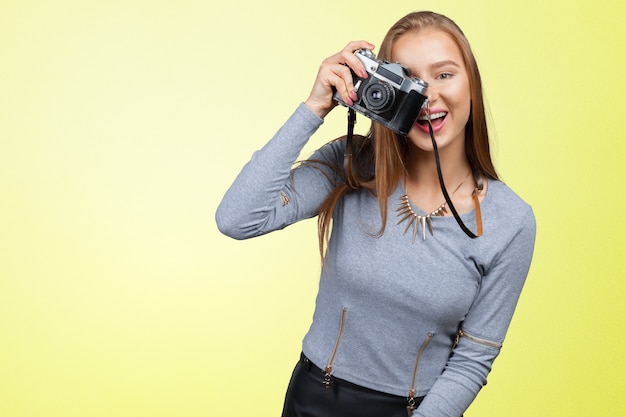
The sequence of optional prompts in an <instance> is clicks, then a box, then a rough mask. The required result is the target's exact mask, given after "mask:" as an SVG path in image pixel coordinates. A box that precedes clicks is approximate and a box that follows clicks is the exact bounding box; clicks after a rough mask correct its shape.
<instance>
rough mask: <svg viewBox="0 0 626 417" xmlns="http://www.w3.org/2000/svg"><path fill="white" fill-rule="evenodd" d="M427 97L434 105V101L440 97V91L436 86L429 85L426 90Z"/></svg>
mask: <svg viewBox="0 0 626 417" xmlns="http://www.w3.org/2000/svg"><path fill="white" fill-rule="evenodd" d="M426 98H428V102H429V103H430V105H431V106H432V105H433V103H434V102H436V101H437V99H438V98H439V92H438V91H437V90H436V89H435V88H434V87H432V86H429V87H428V90H427V91H426Z"/></svg>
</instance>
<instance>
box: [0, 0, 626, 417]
mask: <svg viewBox="0 0 626 417" xmlns="http://www.w3.org/2000/svg"><path fill="white" fill-rule="evenodd" d="M625 4H626V3H624V2H621V1H618V0H615V1H610V0H600V1H595V2H576V1H569V0H568V1H565V0H559V1H536V0H532V1H524V2H520V1H517V2H509V1H506V2H494V1H487V0H479V1H471V2H470V1H461V0H457V1H437V2H431V1H415V2H400V1H396V2H392V3H389V2H380V1H360V2H339V1H328V0H319V1H312V2H307V3H304V2H293V1H284V0H281V1H279V0H273V1H251V0H246V1H232V2H219V3H218V2H202V1H189V0H178V1H171V0H167V1H166V0H156V1H154V0H152V1H136V0H130V1H129V0H124V1H121V0H111V1H107V2H100V1H89V0H81V1H30V0H25V1H19V2H17V1H15V2H4V3H3V5H2V6H1V12H0V63H1V66H0V68H1V69H0V74H1V77H0V196H1V197H0V198H1V200H0V415H2V416H6V417H43V416H45V417H57V416H58V417H74V416H76V417H79V416H80V417H86V416H88V417H100V416H102V417H111V416H150V417H159V416H176V417H180V416H193V417H197V416H223V415H233V414H239V415H243V414H254V415H255V416H268V417H270V416H277V415H279V412H280V409H281V405H282V399H283V393H284V390H285V387H286V385H287V382H288V378H289V376H290V373H291V369H292V367H293V365H294V363H295V361H296V359H297V357H298V353H299V347H300V340H301V338H302V336H303V334H304V332H305V331H306V329H307V327H308V324H309V321H310V317H311V313H312V310H313V303H314V297H315V291H316V285H317V284H316V281H317V276H318V273H319V259H318V256H317V246H316V227H315V221H314V220H312V221H307V222H303V223H301V224H298V225H294V226H293V227H291V228H289V229H287V230H284V231H280V232H277V233H274V234H271V235H269V236H265V237H262V238H258V239H253V240H250V241H245V242H237V241H233V240H230V239H228V238H226V237H224V236H221V235H220V234H219V233H218V231H217V229H216V226H215V221H214V212H215V209H216V206H217V204H218V203H219V201H220V199H221V196H222V195H223V193H224V192H225V191H226V189H227V187H228V185H229V184H230V183H231V181H232V180H233V179H234V177H235V175H236V174H237V172H238V171H239V169H240V168H241V166H242V165H243V164H244V163H245V162H246V161H247V160H248V158H249V156H250V155H251V153H252V152H253V151H254V150H256V149H257V148H259V147H260V146H262V144H263V143H264V142H265V141H266V140H267V139H269V138H270V137H271V135H272V134H273V133H274V131H275V130H276V129H277V128H278V127H279V126H280V125H281V124H282V122H283V121H284V120H285V119H286V118H287V117H288V116H289V114H290V113H291V112H292V111H293V110H294V109H295V107H296V106H297V105H298V103H299V102H300V101H302V100H304V99H305V98H306V96H307V94H308V91H309V88H310V86H311V84H312V81H313V79H314V77H315V74H316V72H317V68H318V66H319V63H320V62H321V60H322V59H323V58H324V57H326V56H328V55H330V54H332V53H334V52H335V51H336V50H339V49H340V48H342V47H343V46H344V45H345V44H346V43H347V42H348V41H349V40H352V39H367V40H370V41H371V42H374V43H375V44H379V43H380V40H381V39H382V37H383V35H384V32H385V31H386V29H387V28H388V27H389V26H390V25H391V24H392V23H393V22H394V21H395V20H397V19H398V18H399V17H401V16H402V15H404V14H405V13H407V12H409V11H413V10H418V9H431V10H435V11H438V12H442V13H444V14H447V15H449V16H450V17H452V18H453V19H455V20H456V21H457V22H458V23H459V24H460V25H461V27H462V28H463V29H464V30H465V32H466V34H467V36H468V37H469V39H470V41H471V42H472V45H473V47H474V50H475V54H476V56H477V59H478V62H479V65H480V67H481V70H482V75H483V79H484V84H485V93H486V96H487V102H488V105H489V109H490V114H491V116H490V124H491V125H490V126H491V132H492V134H493V155H494V158H495V160H496V163H497V166H498V168H499V171H500V173H501V176H502V178H503V179H504V180H505V181H506V182H507V183H508V184H509V185H510V186H511V187H512V188H513V189H515V190H516V191H517V192H518V193H519V194H520V195H521V196H522V197H523V198H524V199H525V200H526V201H528V202H529V203H530V204H532V206H533V208H534V210H535V213H536V216H537V222H538V235H537V246H536V254H535V258H534V262H533V265H532V268H531V272H530V275H529V278H528V282H527V285H526V287H525V290H524V292H523V294H522V297H521V300H520V304H519V307H518V310H517V313H516V316H515V318H514V320H513V323H512V326H511V329H510V333H509V337H508V339H507V341H506V343H505V347H504V349H503V352H502V355H501V357H500V358H499V359H498V360H497V361H496V363H495V367H494V370H493V372H492V374H491V376H490V379H489V381H490V383H489V385H488V386H487V387H486V388H485V389H484V390H483V391H482V392H481V393H480V394H479V397H478V399H477V400H476V402H475V403H474V404H473V405H472V406H471V408H470V410H469V411H468V412H467V413H466V416H468V417H478V416H480V417H487V416H493V417H496V416H498V417H499V416H507V417H514V416H520V417H522V416H523V417H527V416H536V417H538V416H546V417H553V416H585V417H586V416H622V415H625V414H626V406H625V403H624V401H625V400H624V398H625V396H626V392H625V386H626V382H625V381H624V376H623V375H624V374H625V372H626V369H625V365H624V355H623V352H624V344H625V342H626V337H625V332H624V317H625V313H626V311H625V310H626V309H625V307H624V306H625V304H626V303H625V302H624V293H625V290H626V284H624V278H625V276H626V274H625V272H626V271H625V266H626V260H625V249H626V244H625V242H626V241H625V239H624V233H625V232H626V226H625V224H626V215H625V213H626V200H625V197H624V191H625V190H624V177H625V176H626V169H625V168H624V162H625V158H626V152H625V151H626V145H625V144H624V143H625V142H626V139H625V137H626V135H625V133H626V129H625V128H624V111H625V110H626V106H625V104H626V100H625V99H624V97H626V83H624V81H623V72H624V71H623V68H624V66H625V64H626V59H625V58H624V50H626V30H625V29H624V16H625V15H626V6H625ZM367 127H368V123H367V122H366V121H365V120H364V119H360V123H359V124H358V125H357V130H360V131H361V132H363V131H365V130H367ZM344 130H345V113H344V112H343V111H336V112H333V113H332V114H331V115H329V117H328V119H327V122H326V123H325V125H324V126H323V127H322V128H321V129H320V131H319V132H318V133H317V134H316V136H315V137H314V138H313V139H312V141H311V142H310V144H309V145H308V146H307V148H306V150H305V154H308V153H309V152H310V151H312V150H313V149H315V148H317V147H318V146H321V145H322V144H323V143H325V142H326V141H327V140H330V139H332V138H334V137H336V136H338V135H341V134H343V132H344ZM487 233H488V231H487Z"/></svg>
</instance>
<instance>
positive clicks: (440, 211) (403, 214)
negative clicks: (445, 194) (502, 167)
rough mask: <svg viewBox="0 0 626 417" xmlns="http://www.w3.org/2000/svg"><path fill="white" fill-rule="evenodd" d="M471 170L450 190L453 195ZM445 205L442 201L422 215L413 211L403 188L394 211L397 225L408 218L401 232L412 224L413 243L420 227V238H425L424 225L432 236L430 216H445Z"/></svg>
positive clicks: (405, 230)
mask: <svg viewBox="0 0 626 417" xmlns="http://www.w3.org/2000/svg"><path fill="white" fill-rule="evenodd" d="M471 172H472V171H471V169H470V170H469V171H468V173H467V175H466V176H465V178H463V181H461V183H460V184H459V185H457V187H456V188H455V189H454V191H452V195H454V193H456V192H457V190H458V189H459V188H461V186H462V185H463V184H465V181H466V180H467V177H469V175H470V173H471ZM447 205H448V203H447V202H445V201H444V203H443V204H442V205H440V206H439V207H437V209H435V210H434V211H431V212H430V213H428V214H426V215H424V216H422V215H421V214H417V213H416V212H415V211H413V208H412V207H411V202H410V200H409V195H408V193H407V191H406V188H405V191H404V195H403V196H402V197H400V203H399V205H398V208H397V209H396V212H397V213H398V214H397V216H398V217H400V220H399V221H398V223H397V225H399V224H400V223H402V222H404V221H405V220H407V219H408V223H407V225H406V227H405V229H404V232H403V234H406V232H407V231H408V230H409V229H410V228H411V226H413V243H415V238H416V237H417V234H418V232H419V229H420V227H421V229H422V239H423V240H426V227H428V231H429V232H430V235H431V236H433V223H432V221H431V217H442V216H445V215H446V214H447V213H448V210H447V209H446V206H447Z"/></svg>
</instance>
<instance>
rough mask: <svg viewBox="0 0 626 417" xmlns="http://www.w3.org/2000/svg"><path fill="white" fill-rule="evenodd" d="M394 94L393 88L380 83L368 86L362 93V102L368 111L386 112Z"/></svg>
mask: <svg viewBox="0 0 626 417" xmlns="http://www.w3.org/2000/svg"><path fill="white" fill-rule="evenodd" d="M394 98H395V94H394V91H393V88H392V87H391V86H390V85H389V84H387V83H385V82H382V81H374V82H372V83H370V84H368V86H367V87H365V91H363V102H364V104H365V105H366V106H367V108H368V109H370V110H373V111H377V112H381V111H384V110H387V109H388V108H389V106H391V104H392V103H393V100H394Z"/></svg>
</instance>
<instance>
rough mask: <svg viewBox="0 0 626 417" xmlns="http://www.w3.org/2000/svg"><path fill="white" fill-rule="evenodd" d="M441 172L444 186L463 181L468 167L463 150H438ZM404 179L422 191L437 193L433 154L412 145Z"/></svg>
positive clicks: (437, 180)
mask: <svg viewBox="0 0 626 417" xmlns="http://www.w3.org/2000/svg"><path fill="white" fill-rule="evenodd" d="M439 160H440V163H441V174H442V176H443V180H444V182H445V184H446V188H449V187H453V186H456V185H457V184H458V183H460V182H461V181H463V179H465V177H466V176H467V172H468V171H469V169H470V166H469V162H468V161H467V158H466V156H465V152H464V151H463V152H459V151H458V150H454V149H451V148H446V149H443V150H440V151H439ZM407 165H408V166H407V178H406V181H407V182H409V183H410V184H412V186H413V187H418V188H420V189H421V190H422V192H429V193H437V192H438V191H439V190H440V185H439V178H438V176H437V165H436V161H435V154H434V152H432V151H424V150H421V149H419V148H417V147H414V146H412V147H411V148H410V150H409V160H408V164H407Z"/></svg>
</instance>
